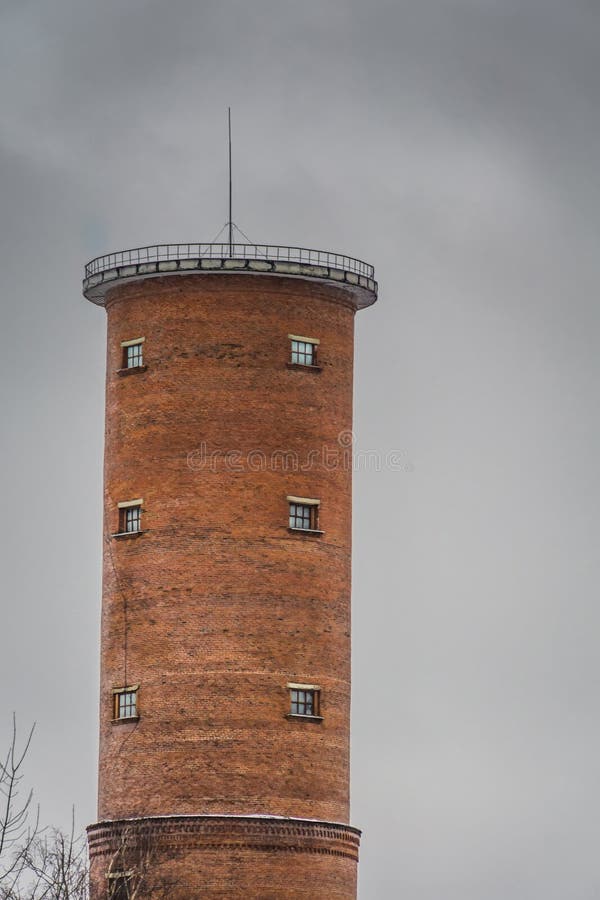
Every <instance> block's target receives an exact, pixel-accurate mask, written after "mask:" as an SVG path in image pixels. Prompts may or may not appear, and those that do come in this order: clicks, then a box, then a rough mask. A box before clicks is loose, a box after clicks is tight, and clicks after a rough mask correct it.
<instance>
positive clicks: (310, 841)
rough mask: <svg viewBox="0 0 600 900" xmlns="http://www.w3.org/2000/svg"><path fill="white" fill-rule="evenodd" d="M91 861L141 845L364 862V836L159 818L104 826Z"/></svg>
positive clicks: (225, 819)
mask: <svg viewBox="0 0 600 900" xmlns="http://www.w3.org/2000/svg"><path fill="white" fill-rule="evenodd" d="M87 833H88V842H89V849H90V857H91V859H92V860H95V859H97V858H98V857H107V858H108V857H112V856H113V855H114V854H115V853H117V852H118V851H119V849H120V848H122V847H123V843H124V840H126V842H127V844H128V846H135V844H136V843H138V842H145V843H146V844H151V845H152V846H153V848H155V849H156V850H157V851H162V850H171V851H172V850H195V851H199V850H227V849H235V850H255V851H268V852H273V851H281V852H285V853H309V854H315V853H317V854H324V855H329V856H342V857H346V858H348V859H351V860H353V861H355V862H358V848H359V844H360V834H361V833H360V831H359V830H358V829H357V828H352V826H350V825H343V824H340V823H337V822H321V821H316V820H313V819H286V818H278V817H275V816H273V817H271V816H153V817H148V818H143V819H120V820H115V821H106V822H98V823H97V824H95V825H90V826H89V828H88V830H87Z"/></svg>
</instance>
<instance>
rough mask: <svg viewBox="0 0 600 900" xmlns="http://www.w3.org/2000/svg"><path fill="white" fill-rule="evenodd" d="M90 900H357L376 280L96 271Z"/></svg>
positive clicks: (145, 267) (91, 279) (268, 268)
mask: <svg viewBox="0 0 600 900" xmlns="http://www.w3.org/2000/svg"><path fill="white" fill-rule="evenodd" d="M83 292H84V294H85V296H86V297H87V298H88V299H89V300H91V301H92V302H93V303H96V304H97V305H99V306H104V307H105V309H106V312H107V316H108V353H107V371H106V440H105V469H104V578H103V603H102V646H101V689H100V762H99V791H98V823H97V824H95V825H92V826H91V827H90V828H89V830H88V835H89V847H90V856H91V883H92V898H93V900H100V898H102V900H105V898H107V897H112V898H113V900H122V898H133V897H136V898H139V900H141V898H150V900H156V898H166V897H168V898H171V900H195V898H202V900H212V898H257V900H258V898H261V900H265V898H267V900H268V898H272V900H275V898H278V900H279V898H288V900H293V898H305V900H309V898H310V900H333V898H340V900H354V898H355V897H356V876H357V861H358V846H359V837H360V832H359V831H357V829H355V828H353V827H352V826H351V825H350V824H349V762H350V758H349V745H350V576H351V532H352V522H351V510H352V493H351V489H352V465H351V428H352V370H353V348H354V338H353V335H354V314H355V312H356V311H357V310H358V309H361V308H363V307H366V306H369V305H370V304H372V303H374V302H375V300H376V296H377V286H376V283H375V281H374V274H373V269H372V267H371V266H369V265H367V264H365V263H363V262H360V261H358V260H355V259H351V258H349V257H346V256H342V255H338V254H333V253H326V252H321V251H315V250H304V249H299V248H291V247H278V246H268V245H261V246H257V245H253V244H233V245H232V244H229V243H226V244H214V243H213V244H175V245H173V244H171V245H164V246H154V247H146V248H143V249H136V250H132V251H126V252H121V253H114V254H111V255H108V256H103V257H100V258H98V259H95V260H94V261H93V262H91V263H90V264H89V265H88V266H87V268H86V273H85V281H84V285H83Z"/></svg>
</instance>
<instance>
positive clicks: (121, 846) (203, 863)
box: [89, 817, 359, 900]
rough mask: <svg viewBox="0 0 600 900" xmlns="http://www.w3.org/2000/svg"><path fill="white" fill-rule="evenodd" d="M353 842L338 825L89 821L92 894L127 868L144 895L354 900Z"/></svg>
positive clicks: (98, 894)
mask: <svg viewBox="0 0 600 900" xmlns="http://www.w3.org/2000/svg"><path fill="white" fill-rule="evenodd" d="M358 840H359V835H358V833H356V832H355V831H354V830H353V829H350V828H345V827H343V826H330V825H327V824H325V823H311V822H301V823H298V822H296V821H294V822H291V821H289V820H279V821H278V820H272V819H262V820H257V819H255V820H247V821H243V820H236V819H218V818H215V819H212V820H211V819H208V820H207V819H204V820H203V819H202V818H200V817H198V818H196V817H191V818H189V819H166V820H162V821H161V820H158V819H143V820H138V821H134V822H133V823H131V822H130V823H127V822H120V823H116V824H113V823H110V824H107V825H94V826H92V827H91V828H90V829H89V842H90V848H91V857H92V897H93V898H94V900H100V898H103V900H104V898H106V883H107V877H106V875H107V872H109V871H112V872H113V873H116V872H118V871H121V872H125V871H128V872H131V873H132V874H133V881H132V883H131V884H132V888H133V889H134V890H135V889H136V888H137V890H138V894H137V895H136V896H137V897H139V898H148V897H152V900H196V898H202V900H216V898H229V900H231V898H240V900H242V898H243V900H247V898H256V900H284V898H285V900H300V898H302V900H334V898H335V900H354V898H355V897H356V861H357V857H358ZM132 893H133V891H132Z"/></svg>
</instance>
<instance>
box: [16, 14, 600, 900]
mask: <svg viewBox="0 0 600 900" xmlns="http://www.w3.org/2000/svg"><path fill="white" fill-rule="evenodd" d="M599 46H600V6H599V5H598V3H597V2H594V0H571V2H570V3H564V2H560V3H559V2H557V0H543V2H542V0H520V2H515V0H462V2H459V0H419V2H418V3H409V2H407V0H396V2H392V0H389V2H384V0H370V2H368V3H367V2H363V3H358V2H341V0H327V2H325V3H323V2H321V3H316V2H314V0H304V2H303V3H302V4H298V3H289V2H284V0H278V2H274V0H273V2H267V0H255V2H253V3H248V2H231V0H230V2H227V0H222V2H219V3H217V2H198V0H171V2H169V3H164V2H149V0H128V2H127V3H123V2H122V0H119V2H116V0H102V2H100V0H93V2H90V0H83V2H82V0H54V2H53V3H47V2H45V3H44V2H41V0H0V190H1V193H0V197H1V204H2V205H1V210H2V215H1V217H0V260H1V265H0V302H1V304H2V326H1V333H0V374H1V377H0V402H1V418H0V422H1V426H0V449H1V453H2V466H1V468H0V479H1V494H0V496H2V500H3V503H2V506H3V515H2V517H1V519H0V534H1V544H0V546H1V548H2V550H1V552H2V561H1V568H0V572H1V598H2V607H3V614H2V620H1V621H2V627H1V635H2V644H1V647H2V652H1V654H0V735H2V734H5V733H6V731H7V729H8V725H9V716H10V712H11V710H12V709H13V708H15V709H16V710H17V712H18V714H19V718H20V721H21V723H22V725H23V727H25V726H26V725H27V724H28V723H29V722H31V721H32V720H34V719H35V720H37V722H38V732H37V737H36V741H35V745H34V748H33V750H32V753H31V757H30V765H29V776H30V779H31V782H32V784H33V786H34V787H35V790H36V794H37V797H38V799H39V801H40V803H41V805H42V815H43V818H44V819H45V820H50V821H55V822H67V821H68V818H69V810H70V806H71V803H75V805H76V807H77V814H78V819H79V821H80V822H81V823H82V824H85V823H87V822H91V821H93V819H94V817H95V766H96V758H95V754H96V714H97V667H98V634H99V622H98V615H99V597H100V583H99V573H100V553H101V536H100V527H101V464H102V441H103V390H104V385H103V376H104V339H105V332H104V314H103V313H102V311H100V310H97V309H95V308H94V307H92V306H91V305H90V304H88V303H86V302H85V301H84V300H83V299H82V298H81V294H80V280H81V275H82V269H83V264H84V263H85V262H86V261H87V260H88V259H89V258H90V257H92V256H95V255H98V254H99V253H102V252H104V251H108V250H116V249H126V248H128V247H132V246H138V245H142V244H144V243H150V242H155V241H177V240H210V239H211V238H212V237H213V236H214V234H215V233H216V232H217V231H218V229H219V228H220V226H221V225H222V224H223V222H224V221H225V219H226V194H225V189H226V170H225V164H226V156H225V143H224V142H225V136H226V107H227V105H229V104H231V106H232V107H233V115H234V135H235V151H234V156H235V178H236V186H235V210H234V217H235V219H236V220H237V221H238V223H239V224H240V225H241V227H242V228H243V229H244V231H246V233H247V234H248V235H249V236H250V237H251V238H252V239H254V240H263V241H264V240H267V241H272V242H278V243H290V244H301V245H304V246H310V247H318V248H322V249H335V250H340V251H344V252H348V253H350V254H353V255H356V256H359V257H362V258H363V259H366V260H367V261H369V262H372V263H374V264H375V266H376V270H377V275H378V278H379V282H380V301H379V303H378V305H377V306H376V307H374V308H373V309H370V310H368V311H366V312H364V313H361V314H359V316H358V320H357V324H358V329H357V359H356V362H357V369H356V401H355V432H356V434H357V445H358V449H361V450H367V449H373V450H380V451H382V452H383V453H386V452H388V451H391V450H399V451H401V452H402V453H403V454H404V455H403V456H402V457H401V458H402V460H406V462H407V463H408V462H410V464H411V465H410V466H408V469H409V470H410V471H390V470H385V471H373V470H371V471H360V472H357V474H356V479H355V512H354V515H355V520H354V534H355V547H354V598H353V599H354V717H353V814H352V822H353V824H355V825H357V826H359V827H362V828H363V829H364V832H365V834H364V839H363V849H362V857H361V875H360V897H361V900H388V898H390V900H394V898H396V897H402V898H406V900H440V898H441V897H443V898H444V900H459V898H460V900H506V898H507V897H508V896H510V897H511V900H564V898H566V897H568V898H569V900H592V898H595V897H597V896H598V893H599V891H600V871H599V868H598V862H597V835H598V827H599V813H598V810H599V809H600V780H599V764H598V760H599V759H600V713H599V703H598V695H599V692H600V662H599V654H598V649H597V644H598V637H597V635H598V626H599V625H600V613H599V612H598V609H597V597H598V590H597V585H598V554H597V538H598V533H597V532H598V525H597V523H598V518H597V508H598V501H599V477H598V465H597V459H598V443H599V440H598V439H599V428H598V417H597V405H598V377H599V366H598V361H597V343H598V324H599V322H598V319H599V313H598V299H597V294H598V286H597V285H598V275H599V264H598V253H597V232H598V220H599V201H600V196H599V194H600V190H599V186H598V185H599V182H598V178H597V160H598V158H599V151H600V140H599V138H600V116H599V113H598V96H599V93H600V63H599V61H598V47H599ZM402 468H404V466H403V467H402Z"/></svg>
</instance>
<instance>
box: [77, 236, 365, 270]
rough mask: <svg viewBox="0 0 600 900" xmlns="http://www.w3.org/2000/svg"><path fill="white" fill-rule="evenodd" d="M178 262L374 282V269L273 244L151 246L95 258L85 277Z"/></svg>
mask: <svg viewBox="0 0 600 900" xmlns="http://www.w3.org/2000/svg"><path fill="white" fill-rule="evenodd" d="M179 259H260V260H266V261H269V262H294V263H301V264H302V265H308V266H324V267H326V268H329V269H341V270H343V271H344V272H354V273H355V274H356V275H364V276H365V277H366V278H373V277H374V274H375V270H374V268H373V266H370V265H369V264H368V263H365V262H362V261H361V260H360V259H353V258H352V257H351V256H344V255H343V254H341V253H330V252H328V251H325V250H307V249H306V248H305V247H278V246H276V245H274V244H229V243H222V244H154V245H153V246H151V247H136V248H135V249H134V250H121V251H119V252H118V253H107V254H105V255H104V256H98V257H96V259H93V260H92V261H91V262H89V263H88V264H87V265H86V267H85V277H86V278H90V277H91V276H92V275H98V274H99V273H100V272H106V271H107V270H108V269H117V268H119V267H120V266H133V265H139V264H141V263H152V262H163V261H166V260H179Z"/></svg>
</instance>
